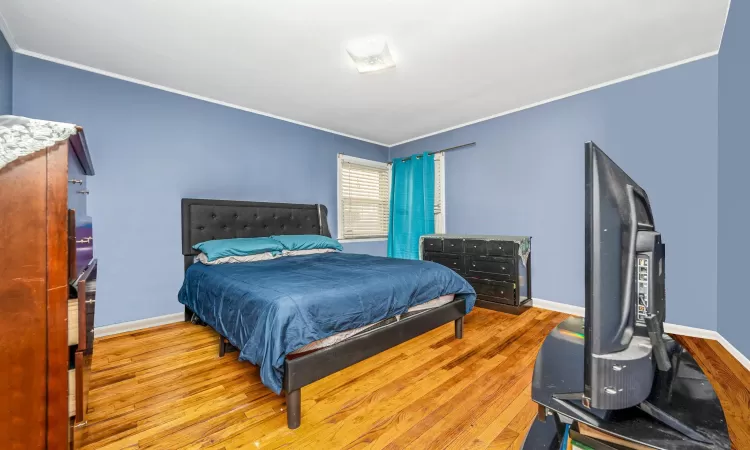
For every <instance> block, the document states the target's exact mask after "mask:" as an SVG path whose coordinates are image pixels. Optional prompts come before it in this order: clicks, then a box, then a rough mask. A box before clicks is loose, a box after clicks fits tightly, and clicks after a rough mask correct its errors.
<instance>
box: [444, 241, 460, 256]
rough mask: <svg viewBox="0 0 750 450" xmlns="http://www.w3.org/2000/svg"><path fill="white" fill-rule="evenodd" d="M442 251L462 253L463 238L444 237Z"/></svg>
mask: <svg viewBox="0 0 750 450" xmlns="http://www.w3.org/2000/svg"><path fill="white" fill-rule="evenodd" d="M443 251H444V252H446V253H463V252H464V240H463V239H444V240H443Z"/></svg>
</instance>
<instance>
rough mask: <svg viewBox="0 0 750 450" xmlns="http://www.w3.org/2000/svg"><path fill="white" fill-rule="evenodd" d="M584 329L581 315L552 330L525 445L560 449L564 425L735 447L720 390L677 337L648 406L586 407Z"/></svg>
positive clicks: (654, 442) (661, 441)
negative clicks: (607, 409)
mask: <svg viewBox="0 0 750 450" xmlns="http://www.w3.org/2000/svg"><path fill="white" fill-rule="evenodd" d="M582 333H583V319H582V318H570V319H567V320H565V321H563V322H562V323H561V324H560V325H558V326H557V327H556V328H555V329H554V330H552V332H550V334H549V335H548V336H547V338H546V339H545V341H544V344H543V345H542V348H541V349H540V350H539V354H538V355H537V359H536V365H535V367H534V379H533V381H532V393H531V396H532V399H533V400H534V401H535V402H536V403H538V404H539V413H538V417H537V420H536V421H535V422H534V424H533V425H532V427H531V430H529V435H528V436H527V438H526V442H527V444H528V445H527V446H525V447H524V448H527V449H536V448H549V449H552V448H555V449H558V448H560V447H559V442H560V439H561V436H562V432H563V431H564V429H565V425H571V428H573V429H574V430H576V431H578V430H579V428H583V429H593V430H596V431H597V432H603V433H605V434H606V435H610V436H615V437H617V438H620V439H622V440H623V441H626V442H629V443H632V445H633V448H656V449H664V450H673V449H729V448H730V440H729V431H728V429H727V424H726V419H725V418H724V411H723V409H722V407H721V403H720V402H719V399H718V397H717V396H716V392H715V391H714V389H713V387H712V386H711V383H710V381H709V380H708V379H707V378H706V376H705V374H704V373H703V370H702V369H701V368H700V366H698V364H697V363H696V362H695V359H693V357H692V356H691V355H690V353H689V352H688V351H687V350H685V349H684V348H682V346H680V345H679V344H678V343H677V342H675V341H669V342H668V349H667V351H668V354H669V355H670V360H671V366H672V367H671V368H670V370H669V371H666V372H662V371H656V374H655V376H654V383H653V386H652V389H651V394H650V395H649V397H648V399H647V400H646V401H645V402H644V403H643V404H641V405H639V406H638V407H632V408H627V409H622V410H613V411H604V410H597V409H590V408H586V407H584V406H583V403H582V402H581V398H582V392H583V364H584V352H583V334H582ZM548 416H552V417H551V418H552V419H554V420H550V418H549V417H548ZM542 442H544V444H541V443H542ZM532 443H533V444H532ZM529 445H534V446H533V447H531V446H529ZM555 445H557V447H555Z"/></svg>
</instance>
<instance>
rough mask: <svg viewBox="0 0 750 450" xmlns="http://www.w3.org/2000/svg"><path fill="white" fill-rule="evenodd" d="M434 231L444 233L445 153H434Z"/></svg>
mask: <svg viewBox="0 0 750 450" xmlns="http://www.w3.org/2000/svg"><path fill="white" fill-rule="evenodd" d="M435 233H445V155H444V154H443V153H436V154H435Z"/></svg>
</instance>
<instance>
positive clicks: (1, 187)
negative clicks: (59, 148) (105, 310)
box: [0, 151, 47, 449]
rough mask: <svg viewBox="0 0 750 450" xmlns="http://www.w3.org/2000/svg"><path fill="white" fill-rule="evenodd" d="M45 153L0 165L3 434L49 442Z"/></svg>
mask: <svg viewBox="0 0 750 450" xmlns="http://www.w3.org/2000/svg"><path fill="white" fill-rule="evenodd" d="M46 173H47V155H46V153H45V152H44V151H41V152H38V153H35V154H32V155H28V156H26V157H24V158H22V159H21V160H16V161H14V162H12V163H10V164H8V165H7V166H5V167H3V168H1V169H0V192H2V193H3V195H0V211H2V214H0V255H2V256H1V257H0V361H2V367H3V369H2V370H0V399H2V400H1V401H0V437H1V438H0V439H2V441H3V448H18V449H39V448H44V447H45V445H46V433H45V428H46V421H47V405H46V397H47V383H46V375H47V334H46V328H47V259H46V257H47V251H46V246H47V207H46V197H47V179H46Z"/></svg>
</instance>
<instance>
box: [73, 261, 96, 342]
mask: <svg viewBox="0 0 750 450" xmlns="http://www.w3.org/2000/svg"><path fill="white" fill-rule="evenodd" d="M97 268H98V262H97V260H95V259H94V260H92V261H91V262H90V263H89V265H88V266H87V267H86V270H84V271H83V273H82V274H81V276H80V278H78V282H77V283H76V289H77V290H78V298H77V304H78V323H79V325H78V336H79V338H78V350H82V351H83V350H85V351H86V353H87V354H90V353H91V348H92V346H93V344H94V338H93V336H94V311H95V308H96V276H97Z"/></svg>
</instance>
